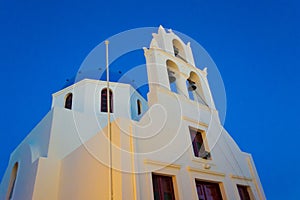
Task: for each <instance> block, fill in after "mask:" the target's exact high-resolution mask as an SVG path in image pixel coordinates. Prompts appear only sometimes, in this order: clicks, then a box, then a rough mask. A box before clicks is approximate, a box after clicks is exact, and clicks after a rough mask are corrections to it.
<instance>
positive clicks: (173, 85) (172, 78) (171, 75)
mask: <svg viewBox="0 0 300 200" xmlns="http://www.w3.org/2000/svg"><path fill="white" fill-rule="evenodd" d="M166 65H167V72H168V79H169V84H170V90H171V91H172V92H174V93H178V87H177V80H178V67H177V65H176V64H175V63H174V62H173V61H171V60H167V61H166Z"/></svg>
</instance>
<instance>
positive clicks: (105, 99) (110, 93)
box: [101, 88, 113, 113]
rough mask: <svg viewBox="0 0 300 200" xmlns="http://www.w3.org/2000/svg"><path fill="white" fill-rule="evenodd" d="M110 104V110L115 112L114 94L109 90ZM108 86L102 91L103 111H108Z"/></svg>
mask: <svg viewBox="0 0 300 200" xmlns="http://www.w3.org/2000/svg"><path fill="white" fill-rule="evenodd" d="M109 106H110V112H111V113H112V112H113V95H112V91H111V90H109ZM107 107H108V106H107V88H104V89H103V90H102V91H101V112H107Z"/></svg>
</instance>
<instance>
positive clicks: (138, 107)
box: [136, 99, 142, 115]
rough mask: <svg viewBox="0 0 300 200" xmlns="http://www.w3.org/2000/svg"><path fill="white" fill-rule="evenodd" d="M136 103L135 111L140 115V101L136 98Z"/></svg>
mask: <svg viewBox="0 0 300 200" xmlns="http://www.w3.org/2000/svg"><path fill="white" fill-rule="evenodd" d="M136 104H137V113H138V115H140V114H141V113H142V102H141V101H140V100H139V99H138V100H137V101H136Z"/></svg>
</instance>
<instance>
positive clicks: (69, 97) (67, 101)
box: [65, 93, 73, 110]
mask: <svg viewBox="0 0 300 200" xmlns="http://www.w3.org/2000/svg"><path fill="white" fill-rule="evenodd" d="M72 99H73V94H72V93H69V94H67V95H66V98H65V108H66V109H70V110H71V109H72Z"/></svg>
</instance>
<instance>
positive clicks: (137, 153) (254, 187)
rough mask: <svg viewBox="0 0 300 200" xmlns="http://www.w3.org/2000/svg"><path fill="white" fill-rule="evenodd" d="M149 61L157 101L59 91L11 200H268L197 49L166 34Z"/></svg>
mask: <svg viewBox="0 0 300 200" xmlns="http://www.w3.org/2000/svg"><path fill="white" fill-rule="evenodd" d="M144 55H145V58H146V66H147V74H148V82H149V93H148V94H147V98H148V100H145V99H144V98H143V97H142V95H141V94H139V92H137V90H135V89H134V88H133V87H132V86H131V85H130V84H124V83H118V82H109V89H108V88H107V82H106V81H101V80H93V79H83V80H81V81H79V82H76V83H74V84H72V85H70V86H68V87H66V88H64V89H62V90H60V91H58V92H56V93H54V94H53V100H52V107H51V110H50V111H49V112H48V113H47V114H46V116H45V117H44V118H43V119H42V120H41V121H40V122H39V123H38V124H37V126H36V127H35V128H34V129H33V130H32V131H31V132H30V133H29V134H28V136H27V137H26V138H25V139H24V140H23V141H22V142H21V144H20V145H19V146H18V147H17V148H16V149H15V150H14V151H13V152H12V153H11V156H10V160H9V163H8V166H7V170H6V172H5V174H4V176H3V179H2V181H1V185H0V199H1V200H2V199H5V200H11V199H13V200H31V199H34V200H105V199H114V200H121V199H123V200H175V199H176V200H192V199H193V200H196V199H199V200H200V199H201V200H221V199H223V200H233V199H237V200H238V199H241V200H248V199H250V200H256V199H257V200H262V199H266V197H265V194H264V191H263V188H262V185H261V183H260V179H259V176H258V174H257V171H256V168H255V165H254V162H253V159H252V157H251V155H250V154H248V153H245V152H242V151H241V150H240V148H239V147H238V145H237V144H236V143H235V142H234V140H233V139H232V138H231V137H230V135H229V134H228V133H227V131H226V130H225V129H224V127H223V126H222V124H221V122H220V119H219V114H218V111H217V110H216V107H215V104H214V101H213V98H212V94H211V91H210V88H209V84H208V80H207V72H206V70H201V69H199V68H197V67H196V66H195V62H194V57H193V53H192V49H191V46H190V44H189V43H187V44H186V43H184V42H183V41H182V40H181V39H180V38H179V37H178V36H177V35H176V34H175V33H173V32H172V31H166V30H165V29H164V28H163V27H160V28H159V29H158V32H157V33H154V34H153V38H152V41H151V44H150V47H149V48H144ZM108 91H109V92H108ZM108 93H109V94H108ZM108 100H109V101H108ZM229 112H230V111H229ZM109 113H110V114H109ZM108 114H109V117H108ZM108 120H109V121H110V123H108Z"/></svg>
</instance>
